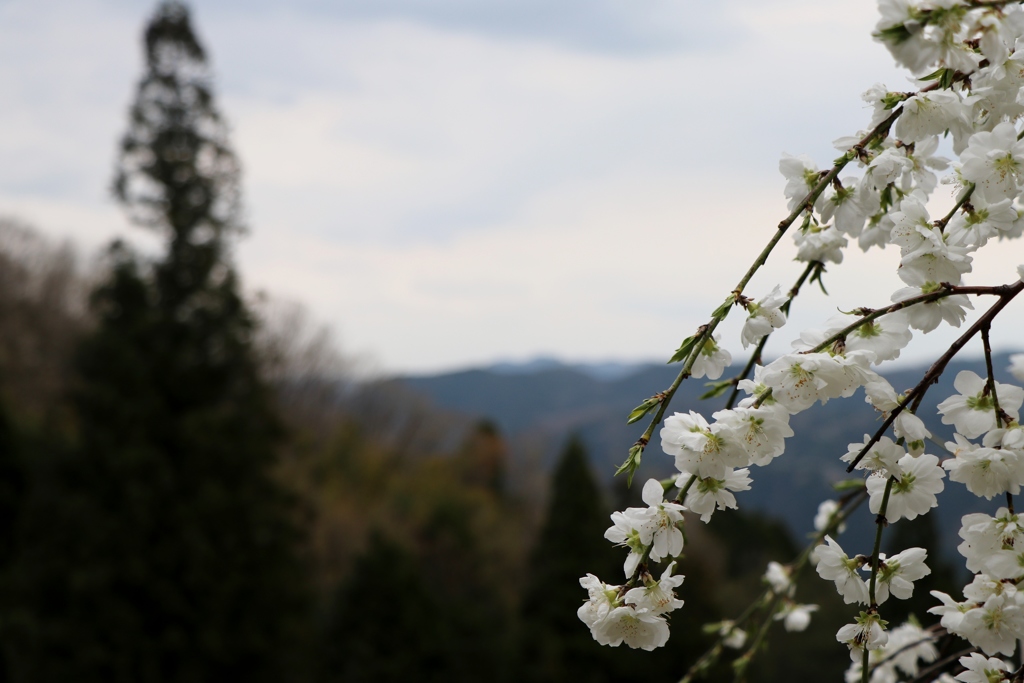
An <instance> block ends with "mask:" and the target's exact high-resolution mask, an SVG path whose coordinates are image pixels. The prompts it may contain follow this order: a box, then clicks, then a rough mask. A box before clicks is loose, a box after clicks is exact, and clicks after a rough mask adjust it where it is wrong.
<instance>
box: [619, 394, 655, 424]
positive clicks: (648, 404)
mask: <svg viewBox="0 0 1024 683" xmlns="http://www.w3.org/2000/svg"><path fill="white" fill-rule="evenodd" d="M659 403H661V395H660V394H659V395H658V396H651V397H650V398H649V399H647V400H646V401H644V402H643V403H641V404H640V405H638V406H637V407H636V408H633V412H631V413H630V414H629V417H628V418H627V419H626V424H628V425H631V424H633V423H634V422H636V421H637V420H639V419H640V418H642V417H643V416H644V415H646V414H647V413H649V412H651V410H652V409H653V408H654V407H655V406H657V405H658V404H659Z"/></svg>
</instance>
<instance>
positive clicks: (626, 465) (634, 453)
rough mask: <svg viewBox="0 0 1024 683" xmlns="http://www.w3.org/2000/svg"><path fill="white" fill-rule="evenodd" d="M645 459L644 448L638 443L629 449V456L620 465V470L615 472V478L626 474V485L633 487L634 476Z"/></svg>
mask: <svg viewBox="0 0 1024 683" xmlns="http://www.w3.org/2000/svg"><path fill="white" fill-rule="evenodd" d="M643 457H644V447H643V446H641V445H640V444H638V443H635V444H633V446H632V447H631V448H630V449H629V456H628V457H627V458H626V461H625V462H623V463H622V464H621V465H619V469H617V470H615V476H619V475H620V474H622V473H623V472H626V473H627V474H626V485H627V486H632V484H633V474H634V473H636V470H637V468H638V467H640V461H641V460H642V459H643Z"/></svg>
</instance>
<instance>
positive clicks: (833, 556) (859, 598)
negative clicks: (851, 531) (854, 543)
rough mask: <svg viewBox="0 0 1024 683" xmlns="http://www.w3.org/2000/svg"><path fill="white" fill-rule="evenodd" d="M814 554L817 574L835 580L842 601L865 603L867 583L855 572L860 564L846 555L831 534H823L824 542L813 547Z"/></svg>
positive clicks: (866, 599) (827, 579) (866, 600)
mask: <svg viewBox="0 0 1024 683" xmlns="http://www.w3.org/2000/svg"><path fill="white" fill-rule="evenodd" d="M814 554H815V556H816V557H817V558H818V565H817V567H815V569H816V570H817V572H818V576H820V577H821V578H823V579H825V580H826V581H833V582H835V584H836V590H838V591H839V594H840V595H842V596H843V602H845V603H846V604H850V603H854V602H860V603H864V604H867V602H868V585H867V583H865V582H864V579H862V578H861V577H860V575H859V574H858V573H857V569H858V568H859V567H860V565H861V562H860V561H859V560H857V559H851V558H850V557H848V556H847V554H846V553H845V552H843V549H842V547H840V545H839V544H838V543H836V542H835V541H833V540H832V537H831V536H825V544H824V545H819V546H818V547H817V548H815V549H814Z"/></svg>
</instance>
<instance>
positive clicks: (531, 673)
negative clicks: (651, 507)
mask: <svg viewBox="0 0 1024 683" xmlns="http://www.w3.org/2000/svg"><path fill="white" fill-rule="evenodd" d="M607 526H608V512H607V510H606V509H605V506H604V504H603V502H602V496H601V492H600V490H599V489H598V487H597V484H596V482H595V481H594V477H593V475H592V474H591V472H590V467H589V466H588V464H587V455H586V450H585V448H584V446H583V443H582V441H580V440H579V438H577V437H573V438H571V439H570V440H569V442H568V443H567V444H566V446H565V449H564V450H563V451H562V455H561V458H560V460H559V462H558V465H557V468H556V469H555V472H554V475H553V478H552V482H551V492H550V498H549V502H548V509H547V516H546V517H545V522H544V526H543V527H542V529H541V532H540V537H539V539H538V541H537V544H536V546H535V547H534V550H533V556H532V558H531V561H530V565H529V571H530V574H529V577H528V582H527V587H526V592H525V594H524V596H523V606H522V622H523V623H522V639H521V641H522V654H521V656H520V661H521V664H522V667H523V678H524V680H528V681H551V682H554V681H563V680H565V681H568V680H572V681H579V682H580V683H584V682H587V681H606V680H612V679H611V678H610V677H609V676H610V672H609V671H608V664H609V661H610V658H609V656H608V655H607V652H608V650H607V648H601V646H599V645H598V644H597V643H596V642H594V639H593V638H592V637H591V635H590V633H589V632H588V631H587V630H586V629H585V628H580V625H581V624H580V620H579V619H578V618H577V616H576V610H577V609H579V606H580V605H581V604H582V599H581V597H580V595H581V594H582V589H580V586H579V578H580V577H581V576H584V575H585V574H586V573H587V572H594V571H602V572H604V574H605V575H607V576H617V575H619V574H621V573H622V567H621V564H618V565H617V563H616V562H615V556H616V554H615V552H614V549H613V548H612V546H611V545H610V544H609V543H608V542H607V541H605V540H604V539H603V538H602V536H603V534H604V530H605V528H607ZM592 567H599V568H600V569H598V570H594V569H592Z"/></svg>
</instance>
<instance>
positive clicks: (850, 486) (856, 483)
mask: <svg viewBox="0 0 1024 683" xmlns="http://www.w3.org/2000/svg"><path fill="white" fill-rule="evenodd" d="M832 488H833V489H834V490H836V491H853V490H854V489H862V488H864V480H863V479H843V480H842V481H837V482H835V483H833V484H832Z"/></svg>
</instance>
